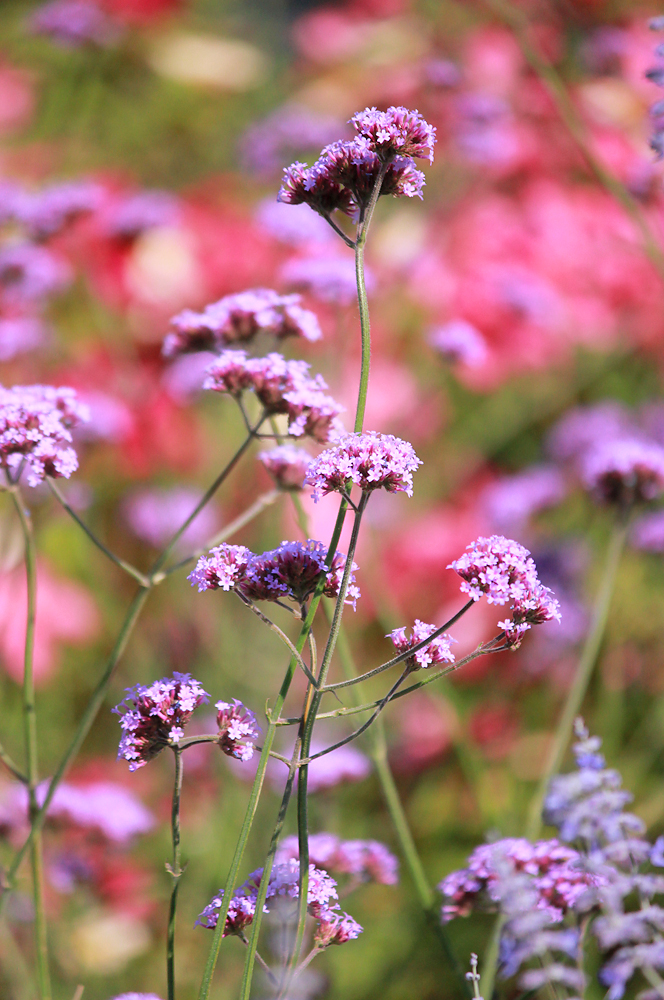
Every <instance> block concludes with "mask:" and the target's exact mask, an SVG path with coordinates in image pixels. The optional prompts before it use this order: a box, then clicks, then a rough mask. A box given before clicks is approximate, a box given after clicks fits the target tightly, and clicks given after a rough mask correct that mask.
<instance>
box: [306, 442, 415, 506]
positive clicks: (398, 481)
mask: <svg viewBox="0 0 664 1000" xmlns="http://www.w3.org/2000/svg"><path fill="white" fill-rule="evenodd" d="M421 464H422V461H421V459H419V458H418V457H417V455H416V454H415V451H414V450H413V446H412V445H411V444H410V443H409V442H408V441H402V440H401V438H397V437H394V436H393V435H392V434H378V433H377V432H376V431H368V432H367V433H365V434H348V435H347V436H346V437H344V438H342V440H341V441H340V442H339V444H338V445H336V446H335V447H334V448H328V450H327V451H324V452H322V453H321V454H320V455H319V456H318V458H317V459H315V460H314V462H313V463H312V465H311V468H310V469H309V471H308V472H307V475H306V478H305V484H306V485H308V486H312V487H313V492H312V494H311V495H312V497H313V498H314V500H316V501H318V500H320V498H321V497H323V496H326V495H327V494H328V493H331V492H333V491H338V492H345V491H346V489H347V484H348V483H349V482H350V483H351V484H355V485H356V486H359V487H360V489H361V490H363V491H365V492H370V491H372V490H377V489H384V490H387V491H388V493H397V492H403V493H406V494H407V496H409V497H410V496H412V495H413V472H415V471H416V469H417V467H418V466H419V465H421Z"/></svg>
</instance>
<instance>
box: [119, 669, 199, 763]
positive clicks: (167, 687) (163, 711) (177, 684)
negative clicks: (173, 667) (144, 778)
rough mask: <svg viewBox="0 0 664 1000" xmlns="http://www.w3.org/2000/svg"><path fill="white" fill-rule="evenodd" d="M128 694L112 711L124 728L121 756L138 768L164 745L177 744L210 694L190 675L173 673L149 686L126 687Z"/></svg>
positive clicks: (154, 755)
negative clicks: (195, 711) (185, 728)
mask: <svg viewBox="0 0 664 1000" xmlns="http://www.w3.org/2000/svg"><path fill="white" fill-rule="evenodd" d="M126 690H127V697H126V698H125V699H124V700H123V701H122V702H120V704H119V705H117V706H116V707H115V708H114V709H113V711H114V712H115V713H116V714H117V715H119V716H120V726H121V727H122V729H123V735H122V739H121V740H120V748H119V750H118V758H120V757H123V758H124V759H125V760H126V761H128V762H129V770H130V771H136V770H137V769H138V768H139V767H143V766H144V765H145V764H147V763H148V761H150V760H152V758H153V757H156V756H157V754H158V753H160V752H161V751H162V750H163V749H164V747H166V746H169V745H172V744H176V743H177V742H178V740H179V739H181V738H182V736H183V735H184V727H185V725H186V724H187V723H188V722H189V719H190V718H191V715H192V712H193V711H194V709H195V708H197V707H198V705H201V704H205V703H207V702H208V701H209V699H210V696H209V695H208V693H207V692H206V691H204V690H203V688H202V687H201V685H200V684H199V682H198V681H197V680H194V679H193V678H192V677H191V676H190V675H189V674H179V673H174V674H173V676H172V677H164V678H162V680H160V681H155V682H154V683H153V684H151V685H150V686H149V687H145V686H144V685H143V684H136V685H134V687H131V688H127V689H126Z"/></svg>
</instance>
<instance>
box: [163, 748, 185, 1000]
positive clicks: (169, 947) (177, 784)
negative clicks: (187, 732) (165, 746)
mask: <svg viewBox="0 0 664 1000" xmlns="http://www.w3.org/2000/svg"><path fill="white" fill-rule="evenodd" d="M173 756H174V758H175V779H174V782H173V803H172V806H171V839H172V842H173V863H172V865H170V866H168V865H167V866H166V867H167V870H168V873H169V874H170V876H171V878H172V879H173V889H172V891H171V903H170V907H169V911H168V935H167V939H166V980H167V983H168V1000H175V913H176V910H177V904H178V889H179V887H180V878H181V877H182V871H183V869H182V859H181V854H180V799H181V797H182V776H183V773H184V767H183V760H182V750H181V749H180V748H179V747H173Z"/></svg>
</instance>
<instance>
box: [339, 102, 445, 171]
mask: <svg viewBox="0 0 664 1000" xmlns="http://www.w3.org/2000/svg"><path fill="white" fill-rule="evenodd" d="M350 120H351V122H352V124H353V125H354V126H355V129H356V131H357V134H358V137H359V138H360V139H362V140H364V141H365V142H366V143H367V146H368V148H369V149H370V150H371V151H372V152H373V153H376V154H377V156H379V157H380V159H381V160H384V161H389V160H392V159H394V157H395V156H418V157H421V158H422V159H426V160H428V161H429V163H433V147H434V145H435V142H436V130H435V128H434V127H433V126H432V125H429V123H428V122H427V121H425V120H424V118H423V117H422V115H421V114H420V113H419V111H409V110H408V109H407V108H402V107H390V108H388V109H387V111H378V109H377V108H365V109H364V111H358V112H357V114H355V115H353V117H352V118H351V119H350Z"/></svg>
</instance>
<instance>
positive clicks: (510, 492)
mask: <svg viewBox="0 0 664 1000" xmlns="http://www.w3.org/2000/svg"><path fill="white" fill-rule="evenodd" d="M565 493H566V484H565V479H564V476H563V474H562V472H561V471H560V469H557V468H556V467H555V466H553V465H531V466H529V467H528V468H526V469H524V470H523V471H522V472H519V473H517V474H516V475H514V476H504V477H503V478H501V479H499V480H498V481H497V482H495V483H492V484H491V485H490V486H489V487H487V489H486V490H485V491H484V493H483V495H482V506H483V507H484V508H485V509H486V511H487V513H488V514H489V517H490V518H491V520H492V522H493V523H494V524H495V525H496V527H498V528H499V529H503V530H510V529H514V528H521V527H522V526H523V525H524V524H526V523H527V521H528V520H529V518H530V517H531V516H532V515H533V514H536V513H537V512H538V511H540V510H543V509H544V508H546V507H552V506H554V505H555V504H557V503H559V502H560V501H561V500H562V499H563V498H564V496H565Z"/></svg>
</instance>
